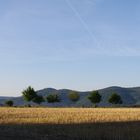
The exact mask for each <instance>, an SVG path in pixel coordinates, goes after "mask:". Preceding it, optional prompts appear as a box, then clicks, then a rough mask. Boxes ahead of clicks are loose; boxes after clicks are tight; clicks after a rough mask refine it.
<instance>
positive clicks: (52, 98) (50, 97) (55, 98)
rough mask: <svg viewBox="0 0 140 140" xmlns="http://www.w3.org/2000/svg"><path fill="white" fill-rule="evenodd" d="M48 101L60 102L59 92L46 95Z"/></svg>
mask: <svg viewBox="0 0 140 140" xmlns="http://www.w3.org/2000/svg"><path fill="white" fill-rule="evenodd" d="M46 99H47V101H48V103H55V102H60V98H59V96H58V95H57V94H50V95H48V96H47V97H46Z"/></svg>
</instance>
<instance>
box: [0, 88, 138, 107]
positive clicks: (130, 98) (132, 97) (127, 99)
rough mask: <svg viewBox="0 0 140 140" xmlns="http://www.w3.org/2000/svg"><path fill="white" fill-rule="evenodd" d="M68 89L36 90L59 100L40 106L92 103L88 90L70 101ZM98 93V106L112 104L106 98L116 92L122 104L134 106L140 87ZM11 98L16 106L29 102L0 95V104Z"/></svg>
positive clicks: (113, 89)
mask: <svg viewBox="0 0 140 140" xmlns="http://www.w3.org/2000/svg"><path fill="white" fill-rule="evenodd" d="M70 91H72V90H69V89H60V90H57V89H54V88H45V89H42V90H38V91H37V94H38V95H42V96H43V97H46V96H47V95H49V94H54V93H55V94H58V95H59V97H60V99H61V102H58V103H47V102H44V103H42V104H41V106H49V107H51V106H54V107H83V106H84V107H91V106H92V105H93V104H92V103H91V102H90V101H89V100H88V98H87V97H88V96H89V94H90V91H86V92H79V94H80V100H79V101H77V102H75V103H74V102H72V101H71V100H70V99H69V98H68V94H69V93H70ZM98 91H99V93H100V94H101V95H102V101H101V102H100V103H99V106H104V107H106V106H112V104H110V103H108V98H109V96H110V95H111V94H112V93H114V92H115V93H117V94H119V95H120V96H121V98H122V100H123V104H122V106H134V105H140V87H134V88H123V87H115V86H114V87H108V88H104V89H99V90H98ZM9 99H11V100H13V101H14V105H16V106H24V105H27V104H29V103H28V102H25V101H24V99H23V97H21V96H20V97H0V104H4V102H5V101H6V100H9ZM30 104H31V105H36V104H35V103H33V102H30Z"/></svg>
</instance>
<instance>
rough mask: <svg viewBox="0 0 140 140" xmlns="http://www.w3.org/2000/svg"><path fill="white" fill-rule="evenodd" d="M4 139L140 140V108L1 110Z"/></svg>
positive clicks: (0, 127)
mask: <svg viewBox="0 0 140 140" xmlns="http://www.w3.org/2000/svg"><path fill="white" fill-rule="evenodd" d="M0 139H1V140H7V139H8V140H124V139H127V140H140V109H138V108H110V109H109V108H104V109H103V108H88V109H87V108H0Z"/></svg>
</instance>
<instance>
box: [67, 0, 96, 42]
mask: <svg viewBox="0 0 140 140" xmlns="http://www.w3.org/2000/svg"><path fill="white" fill-rule="evenodd" d="M65 1H66V3H67V4H68V6H69V7H70V9H71V10H72V11H73V12H74V13H75V16H76V17H77V18H78V19H79V20H80V22H81V24H82V25H83V26H84V28H85V29H86V31H87V32H88V33H89V35H90V36H91V38H92V40H94V41H96V43H97V44H98V41H97V39H96V38H95V36H94V34H93V33H92V31H91V30H90V29H89V27H88V25H87V23H86V22H85V21H84V20H83V19H82V17H81V15H80V14H79V12H78V11H77V10H76V8H75V7H74V6H73V4H72V3H71V2H70V0H65Z"/></svg>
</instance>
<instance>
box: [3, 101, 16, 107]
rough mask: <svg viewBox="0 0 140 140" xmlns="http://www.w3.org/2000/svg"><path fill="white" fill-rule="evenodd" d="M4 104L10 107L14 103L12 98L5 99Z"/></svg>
mask: <svg viewBox="0 0 140 140" xmlns="http://www.w3.org/2000/svg"><path fill="white" fill-rule="evenodd" d="M5 105H6V106H9V107H12V106H13V105H14V102H13V101H12V100H9V101H6V102H5Z"/></svg>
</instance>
